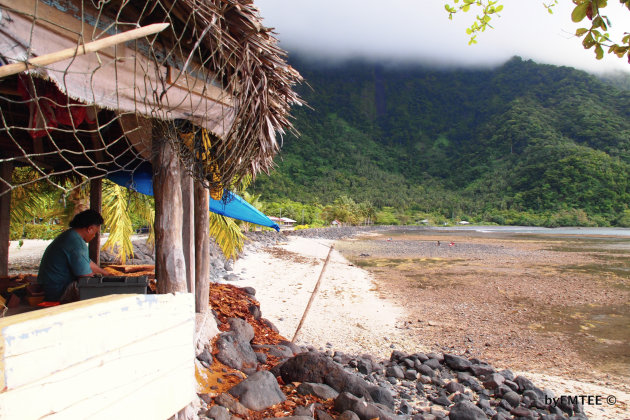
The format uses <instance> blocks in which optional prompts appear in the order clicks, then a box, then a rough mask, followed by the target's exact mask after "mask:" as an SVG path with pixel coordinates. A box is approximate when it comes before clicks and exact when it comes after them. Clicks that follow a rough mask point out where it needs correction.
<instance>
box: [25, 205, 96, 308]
mask: <svg viewBox="0 0 630 420" xmlns="http://www.w3.org/2000/svg"><path fill="white" fill-rule="evenodd" d="M102 224H103V218H102V217H101V215H100V214H99V213H98V212H97V211H95V210H85V211H82V212H81V213H78V214H77V215H76V216H74V218H73V219H72V221H71V222H70V229H68V230H66V231H65V232H63V233H62V234H60V235H59V236H57V237H56V238H55V240H53V241H52V242H51V243H50V245H48V247H47V248H46V251H44V256H43V257H42V261H41V263H40V264H39V272H38V273H37V282H38V283H41V284H42V285H43V287H44V299H45V300H46V301H49V302H58V301H60V302H61V303H67V302H73V301H76V300H79V296H78V288H77V283H76V281H77V280H78V279H79V277H87V276H92V275H94V274H103V275H107V272H106V271H105V270H103V269H102V268H101V267H99V266H98V265H96V264H95V263H94V262H92V261H91V260H90V257H89V253H88V247H87V243H88V242H90V241H91V240H92V239H94V236H95V235H96V233H97V232H98V230H99V229H100V226H101V225H102Z"/></svg>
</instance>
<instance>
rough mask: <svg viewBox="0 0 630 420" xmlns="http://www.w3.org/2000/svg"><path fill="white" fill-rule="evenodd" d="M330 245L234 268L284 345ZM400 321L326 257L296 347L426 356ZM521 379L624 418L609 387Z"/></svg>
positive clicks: (295, 247) (311, 244)
mask: <svg viewBox="0 0 630 420" xmlns="http://www.w3.org/2000/svg"><path fill="white" fill-rule="evenodd" d="M332 243H333V241H329V240H323V239H307V238H300V237H289V238H288V242H287V243H285V244H280V245H279V246H277V247H276V248H280V249H282V250H285V251H288V252H289V254H285V255H283V256H274V255H277V252H274V253H273V254H274V255H272V254H270V253H268V252H264V251H262V250H259V251H257V252H249V253H248V254H247V255H246V256H244V257H242V258H241V259H239V260H238V261H237V262H236V264H235V265H234V271H235V272H236V273H237V274H240V275H241V277H243V278H244V279H245V280H244V281H243V282H240V283H239V284H238V285H239V286H251V287H254V288H255V289H256V298H257V299H258V301H259V302H260V306H261V311H262V314H263V316H264V317H265V318H267V319H269V320H270V321H272V322H273V323H274V324H275V325H276V326H277V327H278V329H279V330H280V333H281V334H283V335H284V336H285V337H287V338H288V339H289V340H290V339H291V338H292V337H293V334H294V332H295V330H296V328H297V325H298V323H299V321H300V318H301V317H302V314H303V312H304V309H305V308H306V305H307V302H308V299H309V297H310V295H311V292H312V291H313V289H314V288H315V284H316V282H317V279H318V277H319V274H320V272H321V269H322V266H323V263H324V260H325V258H326V255H327V254H328V249H329V247H330V245H331V244H332ZM405 315H406V314H404V310H403V309H402V308H401V307H398V306H397V305H395V304H393V303H391V302H389V301H386V300H384V299H381V298H379V296H378V293H377V292H376V290H375V288H374V283H373V278H372V277H371V275H370V274H369V273H368V272H367V271H365V270H363V269H361V268H359V267H355V266H353V265H351V264H350V263H349V262H348V261H347V260H346V259H345V258H344V257H343V256H342V255H341V254H339V253H338V252H337V251H333V254H332V258H331V261H330V262H329V264H328V267H327V268H326V272H325V274H324V277H323V279H322V283H321V285H320V289H319V292H318V295H317V296H316V298H315V300H314V302H313V305H312V307H311V310H310V312H309V314H308V315H307V318H306V320H305V322H304V325H303V327H302V329H301V332H300V335H299V336H298V339H297V340H296V342H297V343H298V344H312V345H314V346H315V347H317V348H320V347H322V348H324V349H326V348H327V347H326V344H327V343H330V344H331V345H332V349H333V350H340V351H343V352H346V353H349V354H361V353H370V354H372V355H375V356H380V357H389V354H390V353H391V351H392V348H391V347H390V345H392V344H393V345H394V348H395V349H398V350H402V351H405V352H416V351H426V348H425V347H424V346H423V343H421V342H419V341H420V340H419V339H417V338H416V339H414V338H412V337H410V336H409V334H408V332H406V330H404V329H402V328H398V327H400V326H401V325H400V323H399V319H400V320H402V319H405ZM520 374H523V375H525V376H526V377H528V378H530V379H531V380H532V381H533V382H534V383H535V384H536V385H537V386H539V387H541V388H548V389H550V390H552V391H553V392H554V393H555V395H556V396H561V395H571V396H573V395H601V396H602V397H603V399H604V404H603V405H601V406H595V405H591V406H589V405H585V411H586V413H587V415H588V416H589V418H592V419H607V420H613V419H615V420H616V419H630V410H629V408H628V404H630V394H628V393H626V392H623V391H621V390H620V389H618V388H616V387H615V386H614V385H611V386H602V385H599V384H595V383H589V382H579V381H574V380H571V379H566V378H560V377H555V376H550V375H545V374H544V373H532V372H521V373H520ZM609 395H614V396H615V397H616V399H617V403H616V404H615V405H614V406H612V407H611V406H609V405H607V404H606V402H605V399H606V397H607V396H609Z"/></svg>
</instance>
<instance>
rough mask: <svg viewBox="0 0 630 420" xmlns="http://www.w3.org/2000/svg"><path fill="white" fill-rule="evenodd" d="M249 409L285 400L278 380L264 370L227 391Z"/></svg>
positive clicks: (260, 408) (269, 405) (261, 407)
mask: <svg viewBox="0 0 630 420" xmlns="http://www.w3.org/2000/svg"><path fill="white" fill-rule="evenodd" d="M228 392H229V393H230V394H232V395H233V396H234V397H236V398H238V399H239V401H240V402H241V404H243V405H244V406H245V407H247V408H249V409H250V410H255V411H260V410H264V409H265V408H267V407H271V406H272V405H275V404H279V403H281V402H283V401H284V400H286V397H285V396H284V394H283V393H282V390H281V389H280V386H279V385H278V381H276V378H275V377H274V376H273V374H271V372H269V371H266V370H261V371H260V372H256V373H254V374H253V375H250V376H249V377H248V378H247V379H245V380H244V381H242V382H241V383H239V384H237V385H235V386H234V387H232V388H230V390H229V391H228Z"/></svg>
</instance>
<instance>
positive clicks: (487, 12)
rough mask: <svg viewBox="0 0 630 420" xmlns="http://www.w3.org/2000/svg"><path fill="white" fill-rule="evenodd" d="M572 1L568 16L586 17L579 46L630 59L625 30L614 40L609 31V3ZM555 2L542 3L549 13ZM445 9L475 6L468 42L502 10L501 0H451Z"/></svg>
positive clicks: (627, 2) (625, 0)
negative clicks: (607, 9) (477, 12)
mask: <svg viewBox="0 0 630 420" xmlns="http://www.w3.org/2000/svg"><path fill="white" fill-rule="evenodd" d="M572 1H573V3H574V4H575V7H574V8H573V11H572V12H571V19H572V20H573V22H575V23H580V22H583V21H584V20H585V19H587V20H588V24H587V26H585V27H582V28H578V29H577V30H576V32H575V36H576V37H578V38H581V39H582V46H584V48H585V49H587V50H588V49H593V51H594V52H595V57H596V58H597V59H598V60H601V59H602V58H603V57H604V52H605V50H606V49H607V50H608V51H607V52H608V54H614V55H616V56H617V57H619V58H624V57H627V59H628V62H629V63H630V54H628V52H629V51H630V33H628V32H625V33H624V34H623V35H622V36H621V38H620V39H618V40H613V39H611V35H610V33H609V27H610V26H611V19H610V17H609V16H608V15H607V14H605V9H606V7H607V6H608V0H572ZM619 3H621V4H622V5H623V6H624V7H625V8H627V9H628V11H630V0H619ZM557 4H558V0H553V1H551V2H549V3H543V6H544V7H545V8H546V9H547V11H548V12H549V13H553V6H555V5H557ZM444 7H445V9H446V11H447V12H448V13H449V19H452V18H453V15H454V14H455V13H458V12H460V11H461V12H468V11H470V10H477V11H479V13H480V14H478V15H477V16H476V17H475V21H474V22H473V23H472V24H471V26H470V27H469V28H467V29H466V33H467V34H468V35H470V41H469V44H476V43H477V35H478V34H479V33H480V32H484V31H485V30H486V29H487V28H492V25H491V24H490V22H491V21H492V18H493V16H495V15H498V13H499V12H501V11H502V10H503V5H502V4H500V0H453V4H452V5H451V4H446V5H445V6H444Z"/></svg>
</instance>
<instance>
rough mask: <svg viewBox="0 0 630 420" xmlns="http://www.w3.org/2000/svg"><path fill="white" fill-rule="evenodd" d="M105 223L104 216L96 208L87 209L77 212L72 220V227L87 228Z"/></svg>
mask: <svg viewBox="0 0 630 420" xmlns="http://www.w3.org/2000/svg"><path fill="white" fill-rule="evenodd" d="M102 224H103V216H101V215H100V213H99V212H97V211H96V210H92V209H89V210H85V211H82V212H81V213H77V214H76V215H75V216H74V217H73V218H72V220H71V221H70V227H71V228H75V229H77V228H79V229H80V228H86V227H90V226H92V225H97V226H100V225H102Z"/></svg>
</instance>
